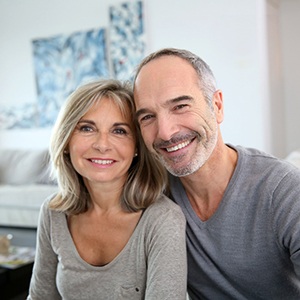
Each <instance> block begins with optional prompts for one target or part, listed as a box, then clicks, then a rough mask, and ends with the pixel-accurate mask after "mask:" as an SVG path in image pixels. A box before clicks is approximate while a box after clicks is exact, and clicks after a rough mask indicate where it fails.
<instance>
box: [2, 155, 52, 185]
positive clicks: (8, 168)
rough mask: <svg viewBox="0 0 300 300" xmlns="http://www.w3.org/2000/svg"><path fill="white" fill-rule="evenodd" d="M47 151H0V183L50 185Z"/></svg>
mask: <svg viewBox="0 0 300 300" xmlns="http://www.w3.org/2000/svg"><path fill="white" fill-rule="evenodd" d="M48 167H49V154H48V150H47V149H42V150H36V149H35V150H31V149H28V150H27V149H21V150H20V149H0V183H1V184H12V185H21V184H33V183H48V182H47V181H49V183H51V180H50V178H49V171H48Z"/></svg>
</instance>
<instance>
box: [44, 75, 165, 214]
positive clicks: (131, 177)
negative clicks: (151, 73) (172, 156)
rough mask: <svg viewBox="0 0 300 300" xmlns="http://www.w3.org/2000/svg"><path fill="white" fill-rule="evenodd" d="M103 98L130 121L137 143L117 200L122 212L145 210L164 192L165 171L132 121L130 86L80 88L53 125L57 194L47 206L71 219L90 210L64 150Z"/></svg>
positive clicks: (95, 84) (98, 83)
mask: <svg viewBox="0 0 300 300" xmlns="http://www.w3.org/2000/svg"><path fill="white" fill-rule="evenodd" d="M103 97H109V98H110V99H111V100H112V101H114V102H115V103H116V104H117V105H118V107H119V108H120V110H121V112H122V113H123V114H124V116H126V117H128V119H129V120H132V124H131V125H132V132H133V133H134V138H135V141H136V148H137V154H138V155H137V156H136V157H135V158H134V159H133V162H132V164H131V166H130V168H129V170H128V178H127V181H126V183H125V185H124V189H123V193H122V195H121V199H120V201H121V205H122V207H123V209H124V210H126V211H130V212H134V211H138V210H140V209H144V208H147V207H148V206H149V205H151V204H152V203H153V202H154V201H155V200H156V199H157V198H158V197H159V196H160V195H161V194H162V193H163V192H164V191H165V190H166V184H167V173H166V171H165V168H164V167H163V166H162V165H161V164H160V162H159V161H158V160H157V159H156V158H155V157H154V156H153V154H151V153H150V152H149V151H148V150H147V148H146V146H145V144H144V141H143V139H142V136H141V133H140V129H139V127H138V124H137V122H136V120H135V117H134V115H135V105H134V101H133V92H132V87H131V84H130V83H129V82H124V83H122V82H120V81H117V80H114V79H107V80H98V81H95V82H91V83H88V84H85V85H82V86H80V87H79V88H78V89H77V90H75V91H74V92H73V93H72V94H71V95H70V96H69V97H68V99H67V101H66V102H65V104H64V106H63V107H62V108H61V111H60V113H59V115H58V118H57V120H56V123H55V125H54V128H53V131H52V136H51V142H50V157H51V163H52V170H53V172H52V175H53V176H55V177H56V179H57V182H58V185H59V192H58V194H57V195H56V196H55V197H54V198H53V199H52V200H51V201H50V203H49V207H50V208H52V209H55V210H58V211H62V212H64V213H66V214H69V215H72V214H80V213H83V212H85V211H87V209H88V208H89V205H90V201H91V200H90V195H89V193H88V191H87V189H86V187H85V185H84V182H83V179H82V177H81V175H79V174H78V173H77V172H76V171H75V169H74V167H73V165H72V163H71V160H70V156H69V154H68V153H67V152H66V149H67V148H68V144H69V141H70V138H71V136H72V133H73V131H74V129H75V127H76V125H77V123H78V122H79V120H80V119H81V118H82V116H83V115H85V114H86V113H87V111H88V110H89V109H90V108H91V107H92V106H93V104H94V103H95V102H96V101H99V100H100V101H101V98H103Z"/></svg>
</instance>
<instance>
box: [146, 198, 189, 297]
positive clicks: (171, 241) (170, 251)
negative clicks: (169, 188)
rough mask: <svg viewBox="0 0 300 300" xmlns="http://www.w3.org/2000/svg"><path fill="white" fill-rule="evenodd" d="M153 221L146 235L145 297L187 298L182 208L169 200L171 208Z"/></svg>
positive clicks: (184, 224)
mask: <svg viewBox="0 0 300 300" xmlns="http://www.w3.org/2000/svg"><path fill="white" fill-rule="evenodd" d="M167 201H168V200H167ZM174 205H175V204H174ZM154 222H155V225H154V226H153V228H152V230H151V231H152V232H151V234H149V237H147V241H148V245H147V248H148V260H147V264H148V268H147V287H146V295H145V299H147V300H150V299H164V300H168V299H170V300H177V299H178V300H181V299H182V300H183V299H186V295H187V294H186V286H187V258H186V242H185V227H186V221H185V217H184V215H183V213H182V211H181V209H180V208H179V207H178V206H177V205H176V206H173V203H172V208H171V209H169V210H168V211H167V212H163V211H162V212H161V213H160V214H159V215H157V216H155V220H154Z"/></svg>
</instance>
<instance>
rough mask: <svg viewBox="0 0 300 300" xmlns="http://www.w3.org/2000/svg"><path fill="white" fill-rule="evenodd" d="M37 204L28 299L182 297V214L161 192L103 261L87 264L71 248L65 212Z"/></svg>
mask: <svg viewBox="0 0 300 300" xmlns="http://www.w3.org/2000/svg"><path fill="white" fill-rule="evenodd" d="M47 203H48V201H46V202H45V204H44V205H43V207H42V210H41V214H40V221H39V227H38V240H37V255H36V259H35V263H34V269H33V276H32V279H31V284H30V294H29V296H28V300H29V299H32V300H42V299H43V300H46V299H49V300H55V299H72V300H75V299H78V300H84V299H88V300H96V299H105V300H109V299H112V300H115V299H130V300H135V299H147V300H148V299H153V300H154V299H155V300H157V299H170V300H174V299H180V300H181V299H185V298H186V272H187V270H186V245H185V218H184V215H183V213H182V211H181V209H180V208H179V207H178V206H177V205H176V204H175V203H173V202H172V201H171V200H170V199H168V198H166V197H164V196H162V197H161V199H160V200H159V201H157V202H156V203H154V204H153V205H151V206H150V207H149V208H147V209H146V210H145V212H144V213H143V215H142V217H141V219H140V221H139V223H138V225H137V227H136V229H135V231H134V233H133V234H132V236H131V238H130V240H129V241H128V243H127V244H126V246H125V247H124V249H123V250H122V251H121V252H120V253H119V255H118V256H117V257H116V258H115V259H114V260H113V261H112V262H110V263H109V264H107V265H105V266H103V267H95V266H92V265H89V264H88V263H86V262H85V261H84V260H82V259H81V257H80V256H79V254H78V252H77V251H76V248H75V245H74V243H73V240H72V237H71V235H70V233H69V230H68V225H67V220H66V216H65V214H63V213H59V212H55V211H53V210H49V209H48V207H47Z"/></svg>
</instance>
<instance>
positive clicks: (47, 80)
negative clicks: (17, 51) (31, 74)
mask: <svg viewBox="0 0 300 300" xmlns="http://www.w3.org/2000/svg"><path fill="white" fill-rule="evenodd" d="M33 56H34V67H35V74H36V84H37V94H38V110H39V112H40V118H39V126H40V127H45V126H51V125H52V124H53V123H54V121H55V119H56V116H57V114H58V111H59V110H60V107H61V105H62V104H63V102H64V101H65V100H66V98H67V97H68V96H69V95H70V93H72V92H73V91H74V90H75V89H76V87H78V86H79V85H80V84H82V83H84V82H87V81H89V80H92V79H95V78H101V77H108V76H109V66H108V63H107V58H106V43H105V30H104V29H99V30H90V31H87V32H77V33H74V34H72V35H69V36H65V35H60V36H57V37H53V38H49V39H39V40H35V41H33Z"/></svg>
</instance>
